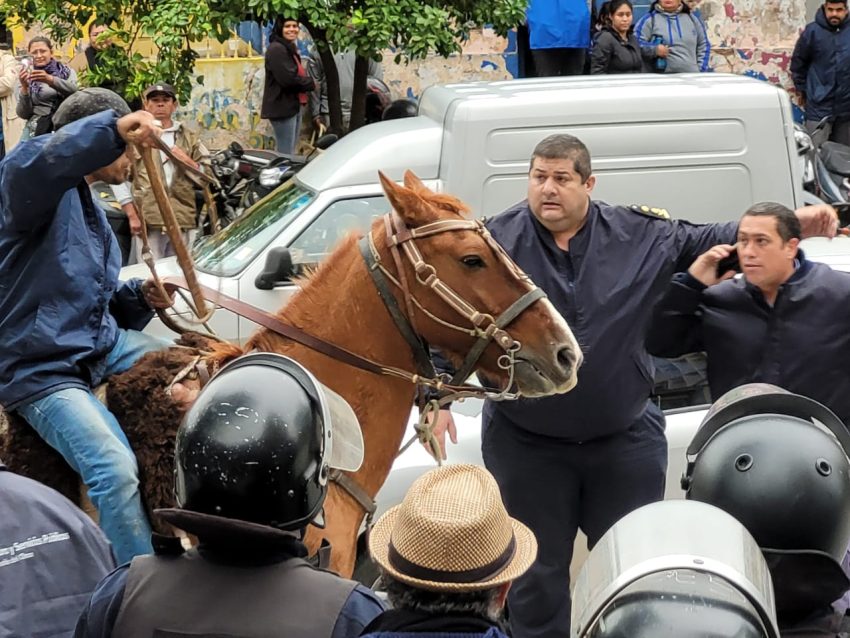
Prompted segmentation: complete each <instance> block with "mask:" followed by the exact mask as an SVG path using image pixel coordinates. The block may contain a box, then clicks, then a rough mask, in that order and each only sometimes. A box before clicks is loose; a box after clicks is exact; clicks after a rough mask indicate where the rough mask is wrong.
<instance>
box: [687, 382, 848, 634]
mask: <svg viewBox="0 0 850 638" xmlns="http://www.w3.org/2000/svg"><path fill="white" fill-rule="evenodd" d="M687 453H688V465H687V469H686V471H685V476H684V478H683V479H682V486H683V488H684V489H685V490H686V496H687V498H689V499H692V500H696V501H702V502H703V503H708V504H710V505H714V506H715V507H719V508H720V509H722V510H724V511H726V512H728V513H729V514H731V515H732V516H734V517H735V518H736V519H738V520H739V521H740V522H741V523H742V524H743V525H744V527H746V528H747V530H748V531H749V532H750V533H751V534H752V535H753V538H754V539H755V540H756V542H757V543H758V545H759V547H761V550H762V552H763V554H764V556H765V558H766V559H767V564H768V566H769V567H770V571H771V575H772V577H773V587H774V591H775V594H776V612H777V616H778V619H779V630H780V633H781V635H782V636H785V637H791V636H795V637H800V638H803V637H805V638H828V637H829V638H834V637H835V636H845V637H846V636H848V635H850V618H848V616H847V594H848V590H850V578H848V575H847V547H848V545H850V507H848V504H850V458H848V455H850V433H848V430H847V428H846V427H845V425H844V423H842V422H841V420H840V419H839V418H838V417H837V416H836V415H835V414H834V413H833V412H831V411H830V410H829V409H828V408H827V407H825V406H824V405H823V404H821V403H818V402H817V401H814V400H813V399H809V398H808V397H804V396H801V395H799V394H793V393H790V392H788V391H786V390H784V389H782V388H779V387H777V386H774V385H770V384H766V383H750V384H747V385H743V386H740V387H738V388H735V389H733V390H730V391H729V392H727V393H726V394H724V395H723V396H722V397H720V398H719V399H718V400H717V401H716V402H715V403H714V405H713V406H712V409H711V410H709V412H708V414H707V415H706V417H705V419H704V420H703V422H702V424H701V425H700V428H699V430H698V431H697V433H696V435H695V436H694V438H693V441H692V442H691V444H690V445H689V446H688V451H687Z"/></svg>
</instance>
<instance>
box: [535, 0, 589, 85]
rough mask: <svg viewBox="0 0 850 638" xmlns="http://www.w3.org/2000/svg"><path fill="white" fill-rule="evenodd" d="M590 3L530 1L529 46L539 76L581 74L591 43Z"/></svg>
mask: <svg viewBox="0 0 850 638" xmlns="http://www.w3.org/2000/svg"><path fill="white" fill-rule="evenodd" d="M589 5H590V3H589V2H587V0H532V1H531V2H530V3H529V5H528V10H527V12H526V20H527V22H528V33H529V47H530V48H531V57H532V59H533V60H534V68H535V70H536V73H537V76H538V77H549V76H556V75H581V73H582V70H583V69H584V59H585V56H586V54H587V48H588V47H589V46H590V8H589Z"/></svg>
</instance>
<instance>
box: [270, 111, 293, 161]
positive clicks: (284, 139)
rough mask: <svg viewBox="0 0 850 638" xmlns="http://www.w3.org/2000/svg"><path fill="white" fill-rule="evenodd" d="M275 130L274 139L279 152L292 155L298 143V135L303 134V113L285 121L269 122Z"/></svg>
mask: <svg viewBox="0 0 850 638" xmlns="http://www.w3.org/2000/svg"><path fill="white" fill-rule="evenodd" d="M269 122H271V123H272V128H273V129H274V139H275V143H276V144H277V152H278V153H284V154H285V155H292V153H294V152H295V145H296V144H297V143H298V134H299V133H300V132H301V111H300V110H299V111H298V113H296V114H295V115H293V116H292V117H287V118H286V119H283V120H269Z"/></svg>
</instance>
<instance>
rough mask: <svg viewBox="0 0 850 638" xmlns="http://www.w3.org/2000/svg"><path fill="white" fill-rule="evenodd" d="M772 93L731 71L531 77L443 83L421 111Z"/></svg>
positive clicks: (429, 95)
mask: <svg viewBox="0 0 850 638" xmlns="http://www.w3.org/2000/svg"><path fill="white" fill-rule="evenodd" d="M742 89H744V90H747V91H748V92H749V91H753V92H755V93H760V94H763V95H767V94H770V95H775V94H776V92H777V91H778V90H781V89H779V88H778V87H776V86H774V85H772V84H770V83H768V82H764V81H762V80H757V79H755V78H752V77H749V76H745V75H736V74H732V73H677V74H670V75H663V74H655V73H635V74H628V75H577V76H570V77H559V78H532V79H524V80H504V81H501V82H466V83H457V84H442V85H435V86H431V87H429V88H427V89H426V90H425V93H424V94H423V96H422V101H421V105H420V113H423V112H426V111H427V112H428V113H432V112H433V111H434V110H437V111H439V110H445V106H444V107H443V108H442V109H440V106H441V105H446V104H447V103H451V102H453V101H455V100H481V99H487V98H489V99H502V100H504V99H517V98H519V99H530V100H534V99H538V98H540V97H542V96H543V94H545V97H547V98H549V97H550V96H552V97H554V96H558V97H566V96H569V97H571V98H572V97H578V96H579V95H581V96H582V97H584V98H586V97H588V96H589V94H591V93H593V94H598V95H600V96H602V95H605V93H607V92H609V91H610V92H615V93H616V94H617V95H618V96H619V97H620V98H621V99H623V100H628V99H629V98H637V97H643V96H647V95H657V94H658V93H659V92H660V93H662V94H664V95H667V94H671V93H675V94H691V95H693V94H695V93H697V92H699V93H704V92H705V91H711V95H712V97H714V96H719V95H723V94H730V95H739V94H740V92H741V90H742Z"/></svg>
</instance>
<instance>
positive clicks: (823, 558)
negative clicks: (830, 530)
mask: <svg viewBox="0 0 850 638" xmlns="http://www.w3.org/2000/svg"><path fill="white" fill-rule="evenodd" d="M762 553H763V554H764V557H765V560H766V561H767V565H768V567H769V568H770V573H771V576H772V577H773V588H774V595H775V597H776V612H777V614H778V615H779V618H780V621H782V620H783V617H788V616H792V617H793V616H796V615H800V614H806V613H810V612H812V611H814V610H816V609H818V608H820V607H823V606H824V605H828V604H829V603H831V602H832V601H834V600H837V599H839V598H841V596H842V595H844V593H845V592H846V591H847V590H848V589H850V579H848V577H847V574H845V573H844V570H843V569H842V567H841V565H839V564H838V563H837V562H836V561H835V559H833V558H832V556H830V555H829V554H826V553H825V552H820V551H817V550H780V549H769V548H762Z"/></svg>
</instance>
